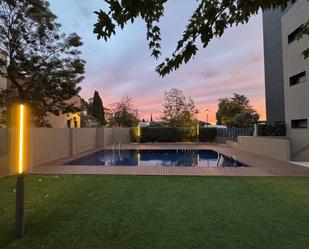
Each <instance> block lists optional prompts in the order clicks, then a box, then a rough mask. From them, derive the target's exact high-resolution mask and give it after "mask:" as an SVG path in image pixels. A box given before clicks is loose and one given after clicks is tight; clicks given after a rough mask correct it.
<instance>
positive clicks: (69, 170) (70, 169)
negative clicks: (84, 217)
mask: <svg viewBox="0 0 309 249" xmlns="http://www.w3.org/2000/svg"><path fill="white" fill-rule="evenodd" d="M104 149H112V147H111V146H106V147H105V148H104ZM121 149H123V150H127V149H149V150H150V149H151V150H156V149H158V150H160V149H179V150H182V149H183V150H188V149H203V150H205V149H209V150H214V151H217V152H219V153H222V154H224V155H227V156H235V157H236V159H237V160H238V161H240V162H242V163H244V164H247V165H250V166H251V167H246V168H206V167H120V166H111V167H106V166H87V165H85V166H68V165H63V164H64V163H65V162H68V161H71V160H74V159H78V158H80V157H82V156H85V155H88V154H91V153H93V152H95V150H93V151H88V152H86V153H82V154H79V155H76V156H74V157H71V158H66V159H63V160H58V161H55V162H52V163H49V164H47V165H43V166H39V167H36V168H35V169H34V171H33V173H34V174H86V175H88V174H105V175H162V176H165V175H169V176H173V175H175V176H176V175H177V176H309V168H306V167H302V166H299V165H296V164H292V163H288V162H284V161H279V160H275V159H272V158H268V157H264V156H260V155H256V154H253V153H249V152H245V151H241V150H237V149H233V148H229V147H226V146H224V145H218V144H194V143H181V144H175V143H174V144H141V145H138V144H128V145H122V147H121ZM100 150H101V149H100Z"/></svg>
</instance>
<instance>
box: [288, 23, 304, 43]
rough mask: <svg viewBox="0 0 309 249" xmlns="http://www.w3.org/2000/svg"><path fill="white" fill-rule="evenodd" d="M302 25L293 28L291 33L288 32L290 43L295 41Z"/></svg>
mask: <svg viewBox="0 0 309 249" xmlns="http://www.w3.org/2000/svg"><path fill="white" fill-rule="evenodd" d="M302 28H303V25H301V26H299V27H298V28H297V29H295V30H294V31H293V32H292V33H291V34H289V36H288V42H289V44H290V43H292V42H293V41H295V40H296V39H297V36H298V34H299V33H300V31H301V30H302Z"/></svg>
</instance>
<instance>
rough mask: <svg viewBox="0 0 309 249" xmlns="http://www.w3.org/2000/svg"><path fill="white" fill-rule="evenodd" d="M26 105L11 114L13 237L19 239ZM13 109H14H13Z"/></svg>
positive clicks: (22, 228)
mask: <svg viewBox="0 0 309 249" xmlns="http://www.w3.org/2000/svg"><path fill="white" fill-rule="evenodd" d="M25 109H26V107H25V105H24V104H19V105H18V106H17V107H16V110H15V111H13V114H15V113H16V117H14V118H15V122H14V127H15V128H16V129H15V132H16V134H15V136H16V138H15V141H16V142H15V143H14V144H16V145H17V147H18V148H17V149H16V150H17V153H16V155H17V167H18V175H17V180H16V212H15V237H16V239H19V238H21V237H23V235H24V220H25V218H24V189H25V187H24V186H25V184H24V171H25V165H24V163H25V135H26V134H25V123H26V122H25V121H26V115H25V114H26V110H25ZM13 110H14V109H13Z"/></svg>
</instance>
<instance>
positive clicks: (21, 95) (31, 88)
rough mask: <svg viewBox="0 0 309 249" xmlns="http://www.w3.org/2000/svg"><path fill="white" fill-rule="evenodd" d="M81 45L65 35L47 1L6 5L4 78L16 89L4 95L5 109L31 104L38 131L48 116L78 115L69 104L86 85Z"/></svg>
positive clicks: (2, 18)
mask: <svg viewBox="0 0 309 249" xmlns="http://www.w3.org/2000/svg"><path fill="white" fill-rule="evenodd" d="M81 45H82V42H81V39H80V37H79V36H78V35H77V34H70V35H65V34H63V33H61V32H60V24H59V23H57V22H56V16H55V15H54V14H53V13H52V12H51V10H50V9H49V3H48V2H47V1H45V0H14V1H13V0H1V1H0V54H1V56H0V75H1V76H2V77H5V78H7V79H8V82H9V85H10V86H9V87H8V89H7V90H5V91H3V92H1V94H0V105H1V106H6V107H9V106H10V105H11V104H12V103H14V102H15V101H23V102H27V103H28V104H30V105H31V108H32V112H33V116H34V122H35V124H36V125H38V126H47V125H48V121H46V116H47V114H48V112H50V113H52V114H55V115H59V114H61V113H68V112H73V111H76V110H77V108H76V107H74V103H70V102H69V101H68V100H69V99H70V98H72V97H73V96H75V95H76V94H77V93H78V92H79V91H80V87H78V86H77V85H78V84H79V83H80V82H81V81H82V80H83V74H84V64H85V62H84V61H83V60H82V59H80V57H79V56H80V51H79V50H78V48H79V47H80V46H81Z"/></svg>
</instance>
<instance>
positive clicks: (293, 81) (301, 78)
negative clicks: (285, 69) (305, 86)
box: [290, 71, 306, 86]
mask: <svg viewBox="0 0 309 249" xmlns="http://www.w3.org/2000/svg"><path fill="white" fill-rule="evenodd" d="M305 81H306V72H305V71H304V72H301V73H299V74H296V75H294V76H292V77H290V86H294V85H297V84H300V83H304V82H305Z"/></svg>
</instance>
